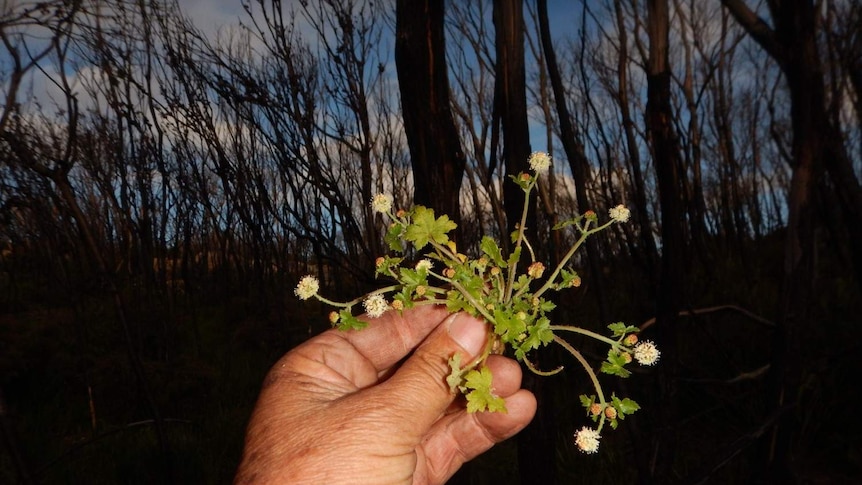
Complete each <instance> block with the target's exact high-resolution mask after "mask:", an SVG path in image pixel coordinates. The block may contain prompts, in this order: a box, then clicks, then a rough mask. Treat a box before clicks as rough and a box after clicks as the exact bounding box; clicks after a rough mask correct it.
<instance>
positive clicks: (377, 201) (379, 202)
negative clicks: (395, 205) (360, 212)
mask: <svg viewBox="0 0 862 485" xmlns="http://www.w3.org/2000/svg"><path fill="white" fill-rule="evenodd" d="M371 210H373V211H374V212H379V213H381V214H386V213H387V212H389V211H390V210H392V196H391V195H389V194H377V195H375V196H374V197H372V198H371Z"/></svg>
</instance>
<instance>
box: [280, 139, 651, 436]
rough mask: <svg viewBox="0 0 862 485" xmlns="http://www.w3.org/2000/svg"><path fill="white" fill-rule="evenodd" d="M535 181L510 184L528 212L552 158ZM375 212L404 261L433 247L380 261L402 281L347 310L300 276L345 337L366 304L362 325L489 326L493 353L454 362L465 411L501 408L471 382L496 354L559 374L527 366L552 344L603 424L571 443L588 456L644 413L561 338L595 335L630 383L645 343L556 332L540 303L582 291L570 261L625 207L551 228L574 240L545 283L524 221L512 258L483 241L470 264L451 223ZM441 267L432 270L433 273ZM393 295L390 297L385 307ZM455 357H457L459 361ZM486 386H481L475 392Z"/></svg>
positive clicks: (524, 178) (416, 212) (523, 178)
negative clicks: (585, 378)
mask: <svg viewBox="0 0 862 485" xmlns="http://www.w3.org/2000/svg"><path fill="white" fill-rule="evenodd" d="M528 162H529V165H530V168H531V170H532V171H533V172H534V175H533V174H529V173H522V174H519V175H518V176H513V177H512V180H513V181H514V182H515V183H516V184H518V185H519V186H520V187H521V188H522V189H523V191H524V193H525V202H526V203H525V209H524V211H525V212H524V216H525V215H526V210H527V208H526V206H527V205H528V204H529V202H530V198H529V196H530V192H531V191H532V190H533V189H534V188H535V187H536V184H537V183H538V178H539V176H540V175H543V174H546V173H547V172H548V170H549V168H550V165H551V158H550V156H548V154H546V153H543V152H536V153H533V154H531V155H530V158H529V160H528ZM370 203H371V208H372V210H373V211H374V212H375V213H379V214H382V215H384V216H385V217H388V218H389V219H390V221H391V224H390V226H389V230H388V232H387V235H386V241H387V242H388V243H389V246H390V248H391V249H392V250H393V251H396V252H398V253H404V252H405V250H406V247H405V244H406V243H411V244H412V245H413V246H414V248H415V250H416V251H417V252H419V251H422V250H423V249H424V248H426V247H429V246H430V248H431V252H429V253H425V254H424V256H425V257H421V259H419V260H418V262H416V263H415V264H412V265H410V266H404V265H403V263H405V260H404V258H403V257H391V256H385V257H380V258H378V259H377V261H376V271H377V274H382V275H386V276H388V277H391V278H393V279H395V280H396V284H394V285H391V286H387V287H385V288H379V289H377V290H375V291H372V292H370V293H368V294H367V295H364V296H363V297H360V298H357V299H355V300H352V301H349V302H335V301H331V300H329V299H327V298H324V297H322V296H321V295H320V294H319V290H320V282H319V281H318V280H317V278H315V277H314V276H310V275H309V276H304V277H303V278H302V279H300V281H299V284H298V285H297V286H296V289H295V294H296V296H297V297H298V298H299V299H301V300H308V299H310V298H316V299H318V300H320V301H322V302H324V303H326V304H329V305H331V306H334V307H336V308H339V309H340V310H339V311H333V312H332V313H331V314H330V322H331V323H332V324H333V326H336V327H338V328H339V329H342V330H346V329H359V328H362V327H363V326H365V325H366V322H365V321H364V320H359V319H357V318H356V317H355V316H354V315H353V311H352V308H353V307H354V306H355V305H358V304H359V303H361V305H362V307H363V309H364V311H365V317H366V318H372V319H373V318H376V317H379V316H381V315H383V314H384V313H385V312H386V311H389V310H395V311H401V310H403V309H405V308H409V307H411V306H413V305H417V304H445V305H447V307H448V308H449V309H450V310H451V311H467V312H468V313H471V314H473V315H476V316H479V317H482V318H484V319H485V320H487V321H488V322H489V325H491V328H492V330H493V332H492V335H493V339H494V340H493V345H489V346H488V350H486V353H485V354H484V355H482V356H481V357H480V358H479V359H477V360H476V361H474V362H471V363H468V364H467V365H466V366H465V367H463V368H462V367H461V363H460V360H458V359H454V358H453V360H450V367H451V368H452V374H451V375H450V377H449V378H447V382H449V384H450V386H451V387H452V389H453V390H460V391H461V392H462V393H464V395H465V396H466V397H467V400H468V410H478V411H482V410H505V406H504V405H502V404H501V401H502V400H498V399H499V398H497V397H496V396H495V395H494V394H493V389H492V387H490V382H487V383H484V384H477V383H478V382H482V379H475V378H472V379H471V376H473V377H475V375H474V374H476V373H478V372H480V371H484V372H488V371H487V368H485V367H484V361H485V359H486V358H487V356H488V354H489V353H491V352H492V349H497V348H498V346H499V347H507V348H509V349H511V350H512V351H513V353H514V355H515V357H516V358H517V359H518V360H519V361H521V362H523V363H524V364H525V365H526V366H527V367H528V368H529V369H530V370H531V371H533V372H535V373H537V374H540V375H550V374H554V373H556V372H559V370H561V369H562V368H558V369H556V370H554V371H550V372H546V371H540V370H538V369H537V368H536V367H535V366H534V365H533V364H532V363H531V362H530V360H529V358H528V356H527V355H528V352H530V351H532V350H534V349H537V348H539V347H542V346H545V345H548V344H549V343H551V342H555V343H557V344H559V345H561V346H562V347H563V348H564V349H565V350H567V351H568V352H569V353H570V354H571V355H572V356H574V357H575V359H576V360H577V361H578V362H579V363H580V364H581V366H582V367H583V368H584V370H585V371H586V373H587V374H588V375H589V377H590V379H591V381H592V383H593V386H594V389H595V390H596V395H594V396H589V397H588V396H586V395H582V396H581V402H582V404H583V405H584V407H585V408H586V409H587V415H588V416H589V417H590V418H591V419H593V421H594V422H596V423H597V426H596V427H595V428H591V427H588V426H585V427H583V428H581V429H580V430H578V431H577V432H575V435H574V441H575V444H576V445H577V446H578V448H579V449H580V450H581V451H583V452H585V453H595V452H596V451H597V450H598V447H599V440H600V438H601V434H600V433H601V430H602V427H603V426H604V425H605V423H608V424H609V425H610V426H611V427H612V428H616V427H617V425H618V421H619V420H621V419H624V417H625V416H626V415H628V414H631V413H633V412H635V411H636V410H637V409H639V407H638V405H637V403H635V402H634V401H632V400H630V399H628V398H625V399H619V398H617V397H616V396H614V395H612V396H611V399H610V400H607V399H605V397H604V394H603V392H602V386H601V384H600V383H599V381H598V378H597V376H596V372H595V371H594V370H593V369H592V367H591V366H590V365H589V364H588V363H587V361H586V360H585V358H584V356H583V355H582V354H581V353H580V351H579V350H578V349H576V348H574V347H572V346H571V345H570V344H569V343H568V342H566V341H565V340H563V339H561V338H560V337H559V336H558V335H557V333H559V332H573V333H578V334H580V335H585V336H589V337H591V338H594V339H596V340H599V341H601V342H604V343H606V344H608V345H609V347H610V350H609V352H608V358H607V360H606V361H605V362H603V363H602V365H601V372H603V373H607V374H613V375H617V376H620V377H627V376H629V375H630V374H631V373H630V372H629V371H628V370H626V369H625V365H626V364H628V363H631V362H632V361H635V362H637V363H639V364H641V365H647V366H649V365H654V364H655V363H656V362H658V359H659V356H660V352H659V350H658V348H657V347H656V346H655V344H654V343H653V342H651V341H649V340H644V341H640V340H639V339H638V337H637V335H636V333H637V332H638V329H637V328H636V327H632V326H628V325H624V324H622V323H614V324H611V325H609V326H608V328H609V329H610V330H611V332H612V334H613V337H612V338H609V337H605V336H603V335H600V334H597V333H594V332H592V331H589V330H586V329H583V328H581V327H577V326H566V325H552V324H551V322H550V319H549V317H548V316H547V312H550V311H551V310H552V309H553V308H554V306H555V305H554V304H553V303H552V302H550V301H548V300H546V299H545V298H544V296H543V295H544V293H545V292H546V291H561V290H563V289H565V288H570V287H577V286H579V285H580V281H581V280H580V277H579V276H578V275H577V273H576V272H575V271H572V270H570V269H568V267H567V265H568V262H569V261H570V259H571V257H572V255H573V254H574V253H575V251H576V250H577V249H578V248H579V247H580V246H581V244H582V243H583V242H584V241H585V239H586V238H587V237H588V236H589V235H592V234H594V233H596V232H598V231H601V230H603V229H605V228H607V227H609V226H610V225H612V224H615V223H625V222H627V221H628V220H629V218H630V215H631V213H630V211H629V209H628V208H626V207H625V206H624V205H617V206H615V207H612V208H610V209H609V210H608V212H607V214H608V218H609V221H607V222H606V223H603V224H600V223H599V217H598V215H597V214H596V213H595V212H593V211H586V212H585V213H584V214H582V215H579V216H576V217H574V218H572V219H570V220H568V221H565V222H564V223H561V224H558V225H557V226H556V227H555V229H562V228H564V227H569V226H573V227H574V228H575V229H576V231H577V234H578V236H579V237H578V238H577V241H576V242H575V243H574V244H573V246H572V247H571V249H570V250H569V251H568V253H567V254H566V255H565V256H564V258H563V259H562V260H561V261H560V262H559V263H558V264H557V266H556V267H555V268H554V269H553V271H551V272H550V275H549V276H547V277H546V278H545V280H543V281H542V280H540V279H541V278H543V277H545V275H546V273H547V268H546V267H545V264H544V263H542V262H541V261H537V260H536V257H535V254H534V253H533V250H532V247H531V246H530V244H529V242H528V241H527V240H526V237H525V235H524V231H523V220H522V224H521V225H520V226H519V230H518V232H517V233H516V234H515V235H513V241H514V242H515V248H514V250H513V251H512V252H511V254H509V255H507V256H504V255H503V254H502V253H501V251H500V248H499V246H498V244H497V243H496V241H493V239H491V238H488V237H485V238H483V240H482V243H481V245H480V246H481V247H480V249H481V252H482V254H481V256H480V257H478V258H477V259H470V258H468V257H467V256H466V255H464V254H462V253H460V252H458V250H457V248H456V246H455V243H454V242H453V241H450V240H449V238H448V235H447V234H448V232H449V231H450V230H452V229H454V228H455V224H454V223H453V222H452V221H450V220H449V218H448V217H446V216H445V215H444V216H440V217H435V215H434V213H433V211H432V210H431V209H427V208H425V207H421V206H416V207H414V208H413V209H411V210H409V211H405V210H403V209H399V210H397V211H395V212H394V213H393V199H392V196H391V195H389V194H378V195H375V196H374V197H373V198H372V200H371V202H370ZM524 248H526V252H524V254H529V258H530V261H529V263H528V264H527V265H526V267H525V270H524V274H521V275H519V274H518V273H517V268H518V265H519V263H520V260H521V258H522V252H523V251H522V249H524ZM437 264H439V265H440V266H441V268H440V269H439V270H436V268H435V265H437ZM388 294H391V295H392V297H391V298H390V299H387V296H386V295H388ZM454 357H457V356H454ZM477 386H485V387H481V388H479V387H477Z"/></svg>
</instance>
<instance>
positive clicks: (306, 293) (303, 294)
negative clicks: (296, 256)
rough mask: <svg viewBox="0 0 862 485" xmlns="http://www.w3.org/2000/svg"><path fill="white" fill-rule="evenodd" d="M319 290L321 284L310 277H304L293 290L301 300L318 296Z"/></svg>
mask: <svg viewBox="0 0 862 485" xmlns="http://www.w3.org/2000/svg"><path fill="white" fill-rule="evenodd" d="M319 289H320V282H319V281H317V278H315V277H314V276H311V275H308V276H303V277H302V279H301V280H299V284H297V285H296V289H295V290H293V292H294V293H296V296H298V297H299V299H300V300H307V299H309V298H311V297H312V296H314V295H316V294H317V290H319Z"/></svg>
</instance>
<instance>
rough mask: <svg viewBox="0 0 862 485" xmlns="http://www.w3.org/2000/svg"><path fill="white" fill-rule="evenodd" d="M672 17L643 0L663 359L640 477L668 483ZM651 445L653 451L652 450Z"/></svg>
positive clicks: (675, 252)
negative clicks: (648, 472)
mask: <svg viewBox="0 0 862 485" xmlns="http://www.w3.org/2000/svg"><path fill="white" fill-rule="evenodd" d="M669 28H670V17H669V12H668V2H667V0H649V1H648V2H647V33H648V35H649V59H648V61H647V73H646V74H647V105H646V126H647V131H648V134H649V141H650V148H651V151H652V157H653V162H654V165H655V170H656V180H657V182H658V190H659V203H660V206H661V238H662V251H661V266H660V274H659V288H658V295H657V302H656V326H655V328H656V332H657V333H656V340H657V341H658V343H659V345H660V346H661V347H662V365H660V366H659V367H658V370H657V378H658V399H659V402H661V403H662V404H661V406H652V407H651V409H652V411H651V413H654V417H653V419H652V424H653V433H652V436H653V443H652V446H651V447H648V448H647V449H649V448H652V450H649V451H648V452H649V453H650V454H652V455H653V459H654V462H653V470H652V476H651V477H649V479H646V477H641V480H642V482H643V481H649V482H653V483H667V482H668V481H669V480H670V478H671V475H670V474H671V470H672V465H673V458H674V454H675V443H676V442H677V440H676V428H675V425H674V421H675V416H676V415H677V413H676V409H675V407H676V401H677V397H676V396H677V387H678V383H677V381H676V375H677V372H676V367H677V365H676V361H677V357H676V347H677V323H678V314H679V310H680V308H681V305H682V303H681V302H682V299H683V288H684V284H685V283H684V281H683V280H684V274H685V270H684V268H685V261H686V255H685V254H686V247H685V239H684V234H683V228H684V225H683V224H684V221H683V212H682V207H681V205H682V202H681V198H680V170H679V168H680V166H681V159H680V150H679V143H678V140H677V139H676V135H675V132H674V127H673V108H672V105H671V93H670V86H671V71H670V64H669V61H668V32H669ZM653 450H654V451H653Z"/></svg>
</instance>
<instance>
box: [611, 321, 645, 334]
mask: <svg viewBox="0 0 862 485" xmlns="http://www.w3.org/2000/svg"><path fill="white" fill-rule="evenodd" d="M608 328H609V329H610V331H611V332H613V333H614V337H622V336H624V335H627V334H630V333H637V332H639V331H640V329H639V328H637V327H635V326H634V325H626V324H625V323H623V322H616V323H612V324H610V325H608Z"/></svg>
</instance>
